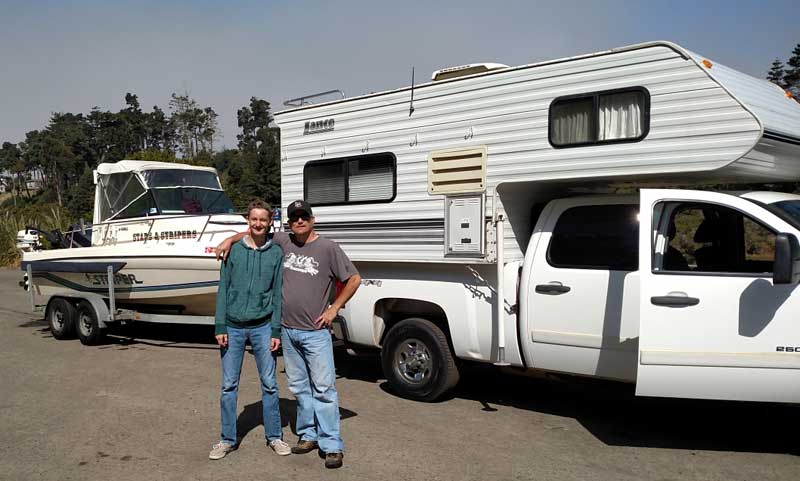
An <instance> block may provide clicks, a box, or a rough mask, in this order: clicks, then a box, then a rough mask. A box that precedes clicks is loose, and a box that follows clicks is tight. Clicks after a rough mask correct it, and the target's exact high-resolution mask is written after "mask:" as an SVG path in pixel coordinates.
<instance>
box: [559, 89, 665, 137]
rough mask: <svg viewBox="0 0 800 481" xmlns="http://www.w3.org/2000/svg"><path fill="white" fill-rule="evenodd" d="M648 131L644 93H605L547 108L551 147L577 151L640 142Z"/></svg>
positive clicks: (561, 100)
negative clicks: (571, 148)
mask: <svg viewBox="0 0 800 481" xmlns="http://www.w3.org/2000/svg"><path fill="white" fill-rule="evenodd" d="M649 128H650V94H649V92H648V91H647V89H644V88H641V87H636V88H632V89H621V90H606V91H603V92H594V93H589V94H581V95H570V96H566V97H559V98H557V99H555V100H554V101H553V102H552V103H551V104H550V129H549V139H550V144H551V145H552V146H553V147H556V148H563V147H580V146H587V145H596V144H607V143H614V142H636V141H639V140H642V139H643V138H644V137H645V136H646V135H647V132H648V130H649Z"/></svg>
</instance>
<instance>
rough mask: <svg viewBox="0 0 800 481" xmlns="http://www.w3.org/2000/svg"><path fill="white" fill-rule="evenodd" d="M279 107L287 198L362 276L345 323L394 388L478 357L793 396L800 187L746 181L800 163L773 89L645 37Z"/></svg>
mask: <svg viewBox="0 0 800 481" xmlns="http://www.w3.org/2000/svg"><path fill="white" fill-rule="evenodd" d="M443 72H444V73H446V75H442V73H443ZM311 97H312V96H307V97H305V98H311ZM275 121H276V123H277V124H278V126H279V127H280V129H281V142H282V143H281V150H282V153H281V173H282V176H281V198H282V203H283V205H284V206H285V205H286V204H288V203H289V202H291V201H292V200H294V199H298V198H304V199H306V200H307V201H308V202H310V203H311V204H312V206H313V207H314V214H315V216H316V229H317V230H318V232H319V233H320V234H321V235H323V236H326V237H329V238H331V239H333V240H335V241H336V242H338V243H339V244H340V245H341V246H342V248H343V249H344V250H345V251H346V252H347V254H348V255H349V256H350V257H351V258H352V259H353V260H354V262H355V263H356V265H357V267H358V269H359V271H360V273H361V275H362V277H363V281H362V284H363V285H362V286H361V288H360V289H359V291H358V292H357V294H356V295H355V297H354V298H353V299H352V300H351V301H350V302H349V303H348V305H347V306H346V308H345V309H344V311H343V312H342V318H341V320H342V322H341V323H340V324H339V326H338V329H337V330H338V334H339V335H340V336H341V337H342V338H344V340H345V341H346V342H347V343H348V344H349V345H350V346H352V347H354V348H356V349H358V348H377V349H380V351H381V357H382V364H383V368H384V372H385V375H386V377H387V379H388V380H389V382H390V383H391V385H392V386H393V387H394V388H395V389H396V390H397V391H398V392H399V393H401V394H402V395H404V396H407V397H410V398H412V399H418V400H425V401H430V400H435V399H438V398H440V397H441V396H442V395H443V394H445V393H446V392H447V391H448V390H449V389H451V388H452V387H453V386H454V385H455V384H456V383H457V382H458V378H459V369H458V368H459V365H460V364H461V363H462V362H464V361H476V362H484V363H494V364H497V365H501V366H511V367H514V368H518V369H524V370H539V371H548V372H558V373H567V374H574V375H580V376H593V377H600V378H606V379H613V380H619V381H625V382H631V383H635V384H636V392H637V394H639V395H645V396H667V397H688V398H708V399H738V400H752V401H780V402H792V403H796V402H800V320H799V319H798V318H799V317H800V316H798V314H800V290H798V289H797V284H798V281H800V244H798V239H799V238H800V196H796V195H792V194H786V193H781V192H770V189H769V188H768V187H765V188H764V189H760V190H754V189H751V186H752V185H753V184H764V185H765V186H768V185H770V184H771V183H777V182H794V181H798V180H800V104H798V103H797V102H796V101H795V100H794V99H793V98H792V97H791V95H790V94H787V93H786V92H784V91H783V90H781V89H780V88H779V87H777V86H776V85H773V84H771V83H769V82H766V81H764V80H759V79H756V78H753V77H750V76H748V75H745V74H743V73H740V72H737V71H735V70H733V69H731V68H728V67H725V66H724V65H721V64H719V63H718V62H716V61H714V60H712V59H709V58H707V57H704V56H702V55H699V54H696V53H693V52H691V51H688V50H686V49H684V48H682V47H680V46H678V45H675V44H673V43H669V42H651V43H645V44H640V45H633V46H629V47H624V48H618V49H613V50H608V51H603V52H598V53H594V54H590V55H582V56H577V57H571V58H565V59H558V60H553V61H548V62H541V63H536V64H531V65H523V66H519V67H506V66H503V65H498V64H485V65H483V68H481V65H480V64H472V65H468V66H464V67H463V68H459V67H456V68H448V69H443V70H441V71H437V72H436V73H435V75H434V77H433V79H432V81H431V82H429V83H424V84H421V85H411V86H409V87H405V88H401V89H397V90H391V91H386V92H379V93H374V94H370V95H364V96H361V97H354V98H346V99H341V100H335V101H331V102H326V103H321V104H312V105H300V106H297V107H293V108H290V109H288V110H285V111H282V112H278V113H277V114H276V115H275ZM712 184H747V185H748V187H747V188H748V189H749V190H748V191H744V190H743V189H742V190H738V191H734V192H727V193H726V192H720V191H715V190H712V189H709V188H707V187H702V186H708V185H712ZM692 187H693V188H692ZM761 190H763V191H761Z"/></svg>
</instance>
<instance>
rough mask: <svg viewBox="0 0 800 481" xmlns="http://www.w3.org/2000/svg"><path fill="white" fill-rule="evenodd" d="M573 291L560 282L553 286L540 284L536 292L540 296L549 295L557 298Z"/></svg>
mask: <svg viewBox="0 0 800 481" xmlns="http://www.w3.org/2000/svg"><path fill="white" fill-rule="evenodd" d="M570 290H571V288H570V287H568V286H565V285H563V284H561V283H560V282H557V283H552V284H539V285H538V286H536V292H537V293H539V294H549V295H551V296H557V295H559V294H566V293H567V292H569V291H570Z"/></svg>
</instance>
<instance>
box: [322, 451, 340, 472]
mask: <svg viewBox="0 0 800 481" xmlns="http://www.w3.org/2000/svg"><path fill="white" fill-rule="evenodd" d="M342 458H344V454H342V453H328V454H326V455H325V467H326V468H328V469H336V468H341V467H342Z"/></svg>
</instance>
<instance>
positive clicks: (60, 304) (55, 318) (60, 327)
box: [45, 297, 75, 341]
mask: <svg viewBox="0 0 800 481" xmlns="http://www.w3.org/2000/svg"><path fill="white" fill-rule="evenodd" d="M45 317H47V324H48V325H49V326H50V334H52V335H53V337H55V338H56V339H58V340H59V341H60V340H62V339H70V338H71V337H73V336H74V335H75V307H74V306H73V305H72V304H71V303H70V302H69V301H68V300H66V299H64V298H62V297H56V298H54V299H52V300H51V301H50V303H49V304H47V313H46V314H45Z"/></svg>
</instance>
